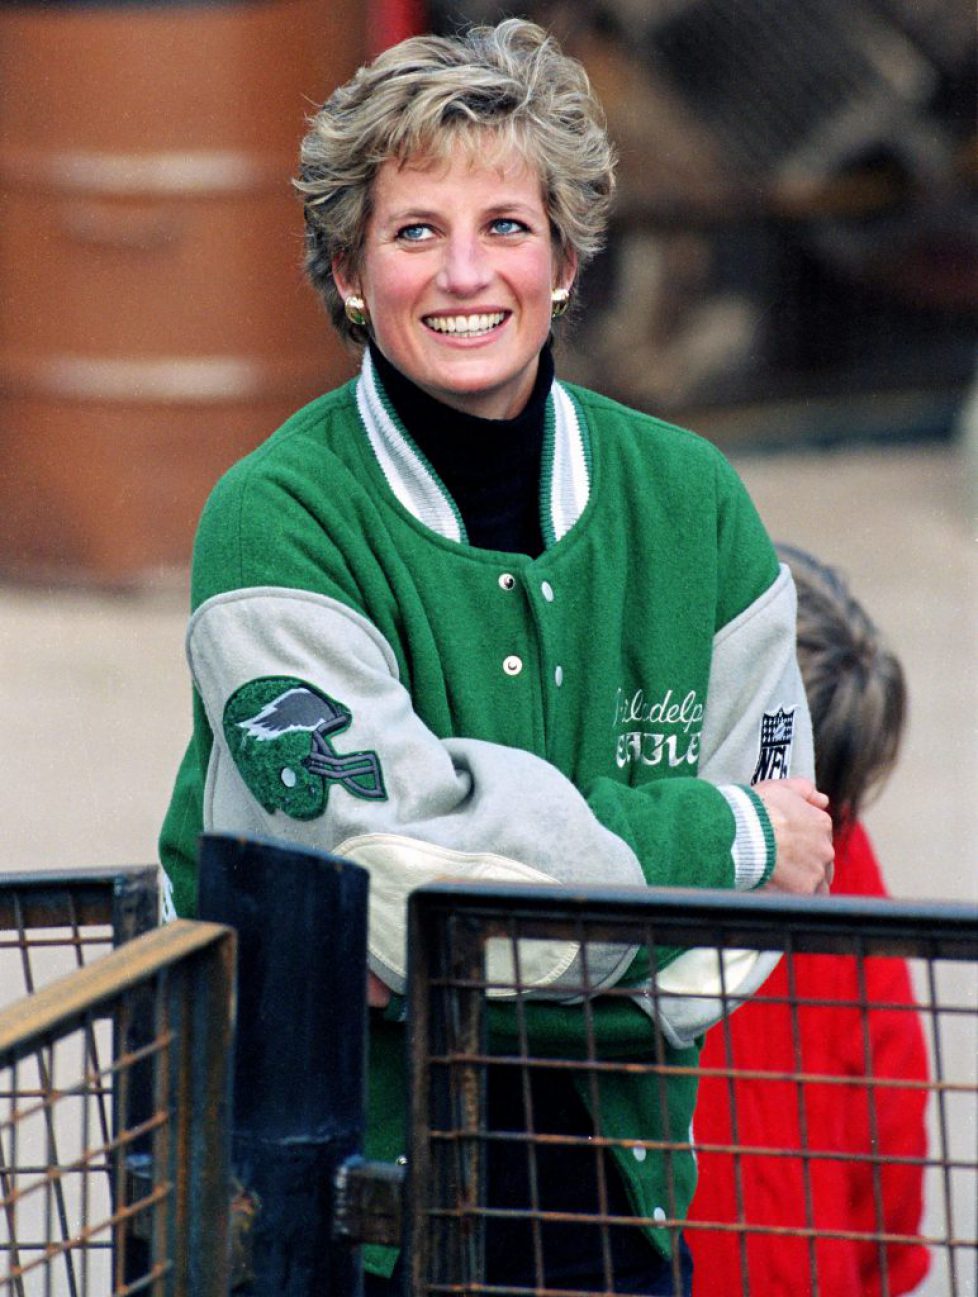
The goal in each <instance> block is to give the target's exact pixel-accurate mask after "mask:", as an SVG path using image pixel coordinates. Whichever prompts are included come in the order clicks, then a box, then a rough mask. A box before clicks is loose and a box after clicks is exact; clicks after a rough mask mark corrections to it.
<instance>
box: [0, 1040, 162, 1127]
mask: <svg viewBox="0 0 978 1297" xmlns="http://www.w3.org/2000/svg"><path fill="white" fill-rule="evenodd" d="M72 1030H74V1028H70V1029H69V1031H72ZM61 1039H62V1040H63V1039H64V1037H61ZM172 1044H173V1033H172V1032H167V1033H166V1034H165V1035H162V1036H157V1037H156V1038H155V1039H154V1040H152V1041H150V1043H149V1044H147V1045H143V1046H141V1047H140V1048H139V1049H135V1050H131V1051H129V1052H128V1053H124V1054H119V1055H118V1057H116V1058H115V1059H114V1060H113V1061H112V1063H110V1064H108V1065H106V1067H104V1068H103V1069H102V1071H101V1072H100V1073H99V1074H98V1076H97V1077H95V1078H93V1079H96V1080H97V1079H100V1078H101V1077H115V1076H119V1075H124V1074H125V1073H126V1072H128V1071H130V1070H131V1068H132V1067H133V1066H134V1065H135V1064H136V1063H141V1062H143V1061H144V1060H146V1059H150V1058H154V1057H155V1056H156V1055H158V1054H162V1053H164V1052H165V1051H166V1050H167V1049H168V1048H169V1047H170V1046H171V1045H172ZM92 1093H97V1094H105V1093H111V1091H107V1090H106V1088H105V1087H104V1086H99V1087H98V1089H97V1090H96V1089H95V1087H93V1088H92ZM88 1094H89V1090H88V1087H87V1086H86V1084H85V1080H84V1079H82V1080H81V1081H78V1082H77V1083H76V1084H75V1085H71V1086H67V1087H66V1088H65V1089H59V1090H42V1089H34V1088H31V1089H23V1090H11V1091H9V1092H8V1093H6V1094H4V1095H3V1097H5V1098H7V1099H10V1100H15V1099H18V1098H30V1099H39V1100H40V1102H39V1103H35V1104H33V1105H32V1106H31V1107H29V1108H24V1107H21V1108H18V1109H17V1111H16V1112H15V1113H14V1114H13V1115H12V1116H10V1117H7V1118H5V1119H4V1120H2V1121H0V1131H3V1130H12V1129H13V1128H14V1126H16V1125H18V1124H20V1123H23V1122H25V1121H29V1120H31V1118H34V1117H37V1116H39V1115H40V1114H42V1113H44V1112H46V1111H48V1110H50V1109H53V1108H55V1107H56V1106H57V1105H58V1104H59V1103H60V1102H61V1101H62V1100H64V1099H83V1098H85V1097H86V1095H88Z"/></svg>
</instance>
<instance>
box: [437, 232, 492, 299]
mask: <svg viewBox="0 0 978 1297" xmlns="http://www.w3.org/2000/svg"><path fill="white" fill-rule="evenodd" d="M491 277H492V269H491V266H490V261H489V254H488V251H487V249H486V248H485V247H484V246H483V244H482V241H481V240H480V239H479V237H478V235H477V234H475V233H468V232H464V231H456V232H453V233H452V234H451V236H450V237H449V238H448V239H446V241H445V252H444V257H443V259H442V263H441V266H440V268H439V271H438V276H437V282H438V287H439V288H440V289H441V290H442V291H443V292H445V293H450V294H451V295H452V296H453V297H472V296H474V295H475V294H476V293H479V292H481V291H482V290H483V289H484V288H485V287H486V286H487V284H488V283H489V281H490V279H491Z"/></svg>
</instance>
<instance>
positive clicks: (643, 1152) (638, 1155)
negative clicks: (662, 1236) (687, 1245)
mask: <svg viewBox="0 0 978 1297" xmlns="http://www.w3.org/2000/svg"><path fill="white" fill-rule="evenodd" d="M648 1155H649V1151H648V1149H646V1148H633V1149H632V1157H633V1158H634V1159H635V1161H636V1162H644V1161H645V1159H646V1158H647V1157H648ZM655 1210H656V1211H662V1208H661V1207H656V1209H655ZM652 1214H653V1215H655V1212H653V1213H652ZM662 1218H663V1220H664V1219H665V1212H663V1215H662ZM656 1219H657V1220H658V1217H656Z"/></svg>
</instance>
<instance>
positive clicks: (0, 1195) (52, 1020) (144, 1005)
mask: <svg viewBox="0 0 978 1297" xmlns="http://www.w3.org/2000/svg"><path fill="white" fill-rule="evenodd" d="M89 881H91V880H89ZM68 888H69V890H70V884H69V885H68ZM96 891H100V895H99V896H98V897H95V898H94V900H93V905H92V908H91V909H90V910H89V909H88V908H87V903H86V904H82V905H78V904H77V902H78V896H77V895H76V897H75V899H74V902H73V903H76V904H75V914H74V919H73V921H72V922H71V923H69V924H68V929H69V932H68V935H66V934H65V933H64V932H58V931H57V929H58V928H60V927H62V926H63V924H61V923H56V922H55V915H54V910H53V909H52V908H51V907H50V906H49V909H48V910H47V911H45V910H44V908H43V905H42V903H41V902H40V901H38V897H37V896H35V897H34V898H33V900H34V901H38V904H39V905H40V906H41V908H39V909H37V910H36V911H35V916H46V917H44V922H45V923H50V924H51V925H52V926H51V928H34V929H32V928H31V927H30V923H29V920H30V916H31V913H32V911H31V907H30V905H29V904H25V903H24V898H23V897H21V898H20V899H18V901H17V903H16V904H15V905H13V906H12V909H13V913H14V917H15V919H16V922H15V924H14V931H15V932H16V933H17V937H16V939H15V940H16V948H17V951H18V953H19V955H20V958H21V960H25V959H27V958H28V956H29V955H30V956H37V955H38V954H39V948H40V949H49V948H50V947H48V946H46V945H45V944H44V943H45V942H50V943H52V946H53V947H55V948H59V949H61V950H62V951H63V950H64V949H65V948H67V949H68V950H69V951H70V952H71V956H72V958H73V959H74V960H77V961H78V962H80V963H81V964H82V965H83V966H82V967H79V968H77V970H76V971H74V972H71V973H69V974H68V975H66V976H64V977H60V978H57V979H56V980H54V981H53V982H49V983H48V984H47V985H45V986H44V987H42V988H41V989H39V990H35V991H34V993H33V994H29V995H26V996H24V997H22V998H21V999H19V1000H17V1001H16V1002H15V1003H14V1004H11V1005H9V1006H8V1007H7V1008H5V1009H4V1010H3V1011H0V1293H2V1294H4V1297H6V1295H7V1294H9V1295H10V1297H35V1295H36V1297H42V1295H43V1297H53V1295H57V1297H62V1294H63V1295H64V1297H94V1294H98V1297H104V1295H105V1294H109V1293H111V1294H113V1295H116V1294H118V1295H120V1297H121V1294H130V1293H132V1294H135V1293H147V1294H164V1293H166V1294H168V1295H170V1294H173V1295H176V1294H188V1295H189V1294H194V1297H198V1295H199V1297H211V1295H213V1297H216V1295H217V1294H218V1293H222V1294H223V1293H225V1292H226V1290H227V1228H228V1225H227V1218H228V1181H229V1168H228V1137H229V1111H228V1110H229V1102H230V1094H229V1076H230V1071H229V1066H230V1050H231V1013H232V988H233V980H234V943H233V935H232V933H231V932H230V931H229V930H228V929H226V928H222V927H218V926H217V925H213V924H193V923H187V922H177V923H173V924H170V925H168V926H167V927H165V928H160V929H158V930H156V931H153V932H148V933H146V934H145V935H143V936H141V937H138V938H136V939H135V940H133V941H130V942H128V943H127V944H126V945H124V946H122V947H120V948H118V949H116V950H113V951H111V953H109V954H106V955H104V957H102V958H98V959H95V960H94V961H93V962H91V963H86V962H85V953H86V952H87V951H88V949H89V947H90V946H91V945H92V944H93V941H99V940H102V942H103V944H107V943H111V941H112V940H113V931H115V932H119V931H120V928H119V927H117V926H116V925H115V923H114V921H113V917H112V905H113V904H114V903H115V902H113V900H112V897H113V896H115V897H116V900H117V899H118V893H117V892H116V889H115V884H109V887H108V909H106V908H105V906H106V900H107V895H106V888H105V886H103V885H102V884H99V885H98V887H96ZM8 900H9V898H8V897H7V896H6V894H5V896H4V902H3V903H7V902H8ZM47 902H51V897H50V895H49V896H48V897H47ZM52 904H53V903H52ZM10 911H11V907H10V905H8V915H9V913H10ZM136 911H137V913H138V912H140V906H138V905H137V906H136ZM86 916H88V918H90V919H92V920H94V921H95V924H96V926H104V927H105V928H106V929H107V935H106V933H102V934H101V936H100V937H99V936H96V937H95V938H92V935H91V934H86V933H85V932H84V928H85V920H86ZM115 917H116V919H118V918H119V915H118V913H117V914H116V916H115ZM76 921H77V922H76ZM136 923H137V926H138V920H137V921H136ZM123 927H124V925H123ZM45 932H48V933H52V932H53V933H54V935H51V936H43V935H41V934H43V933H45ZM34 976H35V974H34V972H33V970H32V971H31V972H30V973H28V974H27V978H28V981H29V982H33V980H34Z"/></svg>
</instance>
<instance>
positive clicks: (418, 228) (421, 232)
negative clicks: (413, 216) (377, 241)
mask: <svg viewBox="0 0 978 1297" xmlns="http://www.w3.org/2000/svg"><path fill="white" fill-rule="evenodd" d="M397 237H398V238H399V239H404V241H405V242H406V243H421V242H422V241H423V240H425V239H430V238H431V226H430V225H422V224H421V223H418V224H417V225H405V226H404V227H403V228H402V229H400V230H398V231H397Z"/></svg>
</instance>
